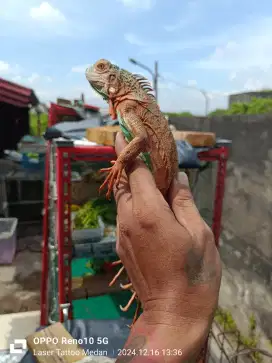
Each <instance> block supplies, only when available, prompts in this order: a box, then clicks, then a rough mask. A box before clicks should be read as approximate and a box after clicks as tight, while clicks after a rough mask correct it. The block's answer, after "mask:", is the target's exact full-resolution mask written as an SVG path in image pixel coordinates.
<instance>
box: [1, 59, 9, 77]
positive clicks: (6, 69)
mask: <svg viewBox="0 0 272 363" xmlns="http://www.w3.org/2000/svg"><path fill="white" fill-rule="evenodd" d="M10 69H11V68H10V64H9V63H7V62H4V61H0V74H4V73H10Z"/></svg>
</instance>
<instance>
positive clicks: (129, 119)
mask: <svg viewBox="0 0 272 363" xmlns="http://www.w3.org/2000/svg"><path fill="white" fill-rule="evenodd" d="M123 117H124V119H125V121H126V125H127V126H128V127H129V129H130V130H131V133H132V134H133V136H134V138H133V140H132V141H131V142H130V143H129V144H128V145H127V146H126V147H125V148H124V150H123V151H122V152H121V154H120V155H119V157H118V158H117V160H116V161H114V162H112V163H113V166H112V167H110V168H105V169H101V172H105V171H106V172H109V175H108V176H107V178H106V179H105V181H104V183H103V184H102V185H101V186H100V188H99V192H100V191H101V190H102V189H103V188H104V187H105V186H106V185H107V184H108V192H107V194H106V197H107V198H108V199H109V198H110V195H111V192H112V189H113V185H114V183H115V182H116V186H118V184H119V182H120V179H121V175H122V171H123V169H124V168H125V166H126V165H129V163H130V162H132V161H134V160H135V159H136V158H137V156H138V155H139V154H140V153H141V152H144V151H146V149H147V144H148V135H147V132H146V129H145V127H144V124H143V123H142V121H141V119H140V118H139V117H138V116H137V115H136V114H135V112H134V111H133V109H127V110H126V111H125V112H124V113H123Z"/></svg>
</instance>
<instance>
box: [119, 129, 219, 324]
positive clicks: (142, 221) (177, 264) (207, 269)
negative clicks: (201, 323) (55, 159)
mask: <svg viewBox="0 0 272 363" xmlns="http://www.w3.org/2000/svg"><path fill="white" fill-rule="evenodd" d="M125 146H126V142H125V141H124V138H123V137H122V135H121V134H118V135H117V138H116V153H117V155H119V154H120V152H121V151H122V150H123V149H124V147H125ZM126 172H127V173H126V174H127V176H126V175H125V173H123V175H122V179H121V182H120V184H119V187H118V189H115V199H116V203H117V214H118V216H117V230H118V238H117V245H116V250H117V253H118V255H119V257H120V259H121V260H122V263H123V264H124V266H125V269H126V271H127V273H128V276H129V278H130V281H131V282H132V284H133V288H134V290H135V291H136V293H137V296H138V297H139V299H140V301H141V303H142V306H143V310H144V314H145V316H146V317H147V319H149V321H150V322H152V323H155V324H156V323H160V324H161V323H166V322H167V324H174V325H175V324H179V322H180V321H181V320H182V319H183V320H184V319H195V318H196V316H197V317H198V319H205V320H206V319H209V320H210V319H212V316H213V313H214V310H215V308H216V305H217V300H218V293H219V287H220V280H221V264H220V258H219V254H218V252H217V249H216V247H215V244H214V238H213V234H212V231H211V230H210V228H209V227H208V226H207V224H206V223H205V222H204V220H203V219H202V218H201V216H200V214H199V212H198V210H197V208H196V206H195V203H194V201H193V198H192V194H191V192H190V189H189V185H188V179H187V176H186V174H185V173H180V174H179V178H178V180H174V181H173V183H172V185H171V188H170V190H169V194H168V200H167V201H166V200H165V199H164V198H163V196H162V194H161V193H160V192H159V190H158V189H157V188H156V185H155V182H154V179H153V176H152V174H151V173H150V171H149V170H148V168H147V167H146V166H145V164H144V163H143V162H142V161H141V160H138V159H137V160H136V161H135V162H134V163H133V165H130V166H129V169H127V170H126Z"/></svg>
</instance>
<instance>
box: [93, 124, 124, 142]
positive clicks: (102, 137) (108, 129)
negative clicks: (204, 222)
mask: <svg viewBox="0 0 272 363" xmlns="http://www.w3.org/2000/svg"><path fill="white" fill-rule="evenodd" d="M120 130H121V129H120V126H103V127H94V128H89V129H87V130H86V138H87V140H89V141H92V142H95V143H97V144H100V145H106V146H114V144H115V138H116V134H117V132H118V131H120Z"/></svg>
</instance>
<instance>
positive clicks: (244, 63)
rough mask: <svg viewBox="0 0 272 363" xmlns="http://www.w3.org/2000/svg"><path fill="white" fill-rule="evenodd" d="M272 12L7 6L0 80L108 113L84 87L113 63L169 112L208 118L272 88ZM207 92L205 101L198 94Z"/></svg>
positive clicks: (156, 4)
mask: <svg viewBox="0 0 272 363" xmlns="http://www.w3.org/2000/svg"><path fill="white" fill-rule="evenodd" d="M271 37H272V2H271V1H270V0H262V2H261V6H260V3H259V2H256V1H255V0H254V1H253V0H239V1H234V0H221V1H218V0H192V1H189V0H182V1H181V0H167V1H165V0H99V1H98V0H80V1H78V2H76V1H75V0H48V1H41V0H24V1H22V0H5V1H4V0H3V1H2V3H1V7H0V44H1V46H0V77H3V78H5V79H8V80H11V81H14V82H17V83H19V84H22V85H25V86H28V87H30V88H32V89H33V90H34V91H35V92H36V93H37V95H38V97H39V98H40V100H41V101H42V102H50V101H53V102H54V101H56V98H57V97H63V98H79V97H80V94H81V93H82V92H83V93H84V95H85V99H86V101H87V102H88V103H90V104H92V105H97V106H100V107H106V104H105V103H104V102H103V100H101V99H100V98H99V96H98V95H96V94H95V93H94V92H93V91H92V90H91V88H90V87H89V84H88V82H87V80H86V78H85V75H84V72H85V69H86V68H87V66H88V65H90V64H93V63H94V62H95V61H97V60H98V59H100V58H106V59H108V60H110V61H112V62H113V63H115V64H117V65H119V66H120V67H122V68H125V69H127V70H129V71H131V72H134V73H142V74H143V75H145V76H146V77H147V78H148V79H151V76H150V74H149V73H148V72H146V71H143V70H142V69H141V68H140V67H138V66H136V65H133V64H131V63H130V62H129V57H131V58H134V59H136V60H137V61H139V62H141V63H143V64H145V65H146V66H148V67H149V68H151V69H153V67H154V62H155V61H158V68H159V74H160V78H159V89H158V99H159V104H160V106H161V109H162V110H163V111H165V112H183V111H190V112H193V113H195V114H199V115H202V114H204V112H205V97H204V95H203V91H204V92H205V94H206V95H207V99H208V101H209V104H208V106H209V111H211V110H213V109H216V108H226V107H227V101H228V95H229V94H230V93H237V92H242V91H246V90H256V89H263V88H272V42H271ZM201 91H202V92H201Z"/></svg>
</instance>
